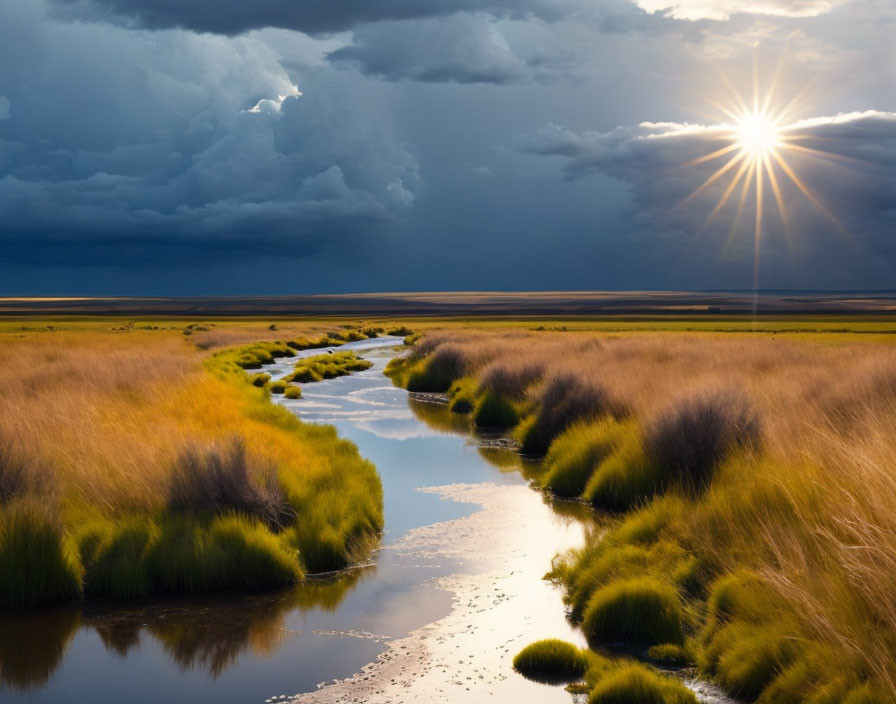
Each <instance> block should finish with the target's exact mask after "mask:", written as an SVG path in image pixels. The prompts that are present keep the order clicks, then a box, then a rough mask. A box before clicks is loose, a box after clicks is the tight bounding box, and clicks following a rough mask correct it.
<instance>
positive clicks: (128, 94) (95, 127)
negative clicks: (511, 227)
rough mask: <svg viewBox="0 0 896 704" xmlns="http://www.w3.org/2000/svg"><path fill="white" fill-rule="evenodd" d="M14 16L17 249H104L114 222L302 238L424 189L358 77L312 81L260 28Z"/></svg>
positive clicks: (2, 103) (10, 94)
mask: <svg viewBox="0 0 896 704" xmlns="http://www.w3.org/2000/svg"><path fill="white" fill-rule="evenodd" d="M4 19H6V22H5V23H4V24H3V25H0V59H2V66H3V73H2V76H0V95H2V96H3V98H2V100H0V108H2V112H0V114H2V116H3V118H4V119H2V121H0V219H2V222H3V229H2V232H0V240H5V241H7V242H9V243H12V242H13V240H15V242H16V244H15V246H12V245H10V246H9V247H8V248H6V250H5V254H6V256H7V258H9V257H14V256H17V253H21V252H23V251H24V248H23V242H24V241H25V238H27V237H29V236H30V237H33V238H34V242H35V245H34V249H35V250H37V249H40V248H41V246H42V245H41V244H40V243H41V242H44V243H47V242H58V241H60V240H62V241H64V240H65V239H68V240H69V241H70V242H72V243H73V246H76V245H75V243H77V242H78V240H79V238H81V237H83V238H84V241H83V245H84V246H85V247H93V248H94V249H97V250H98V248H97V247H96V238H97V237H100V236H107V237H109V238H113V239H117V240H119V241H120V242H121V244H122V246H125V245H128V243H129V242H137V241H139V240H140V238H143V237H146V236H149V234H150V233H160V234H159V240H160V249H162V250H164V249H165V243H164V241H163V240H164V239H165V238H168V239H169V240H171V241H176V240H178V239H187V240H195V241H202V242H204V243H205V244H206V245H207V246H209V247H210V248H212V249H214V247H215V245H214V243H213V241H214V240H216V239H225V238H233V237H240V238H242V246H243V248H244V249H246V250H251V249H253V248H258V247H262V246H265V245H271V244H272V243H275V242H276V243H277V246H278V247H279V248H280V249H282V250H283V251H289V252H297V251H298V252H300V251H302V250H303V249H305V248H307V249H308V250H311V249H319V248H320V247H325V246H326V245H327V242H328V241H330V240H332V245H333V246H341V245H340V244H339V239H340V238H338V237H334V236H333V233H334V232H341V233H343V234H345V233H351V232H358V231H360V230H362V229H363V228H364V227H366V226H369V225H370V224H375V223H381V222H388V221H390V220H393V219H395V218H396V217H400V216H401V215H402V214H403V213H404V212H406V211H407V209H408V208H409V207H411V205H412V203H413V199H414V196H413V189H415V188H417V187H419V185H420V183H421V182H420V179H419V176H418V175H417V164H416V162H415V160H414V159H413V157H412V156H411V155H410V154H409V153H408V152H407V151H405V150H404V149H403V148H402V147H401V146H400V145H399V144H398V143H397V142H396V140H395V139H394V138H393V137H392V135H391V134H390V127H389V125H388V120H381V119H380V116H378V115H376V114H375V110H374V109H373V107H372V106H371V105H369V104H365V103H364V98H363V96H362V95H360V94H358V93H357V92H356V91H354V90H353V88H352V86H351V85H350V78H351V77H347V76H340V75H336V76H331V77H328V78H327V79H326V80H322V79H321V78H320V76H319V75H318V74H317V73H316V72H315V71H313V70H311V71H308V72H307V73H306V75H305V79H306V80H305V86H304V87H305V90H306V94H304V95H303V94H300V92H299V91H298V89H297V87H296V86H295V85H294V84H293V83H292V80H291V79H290V78H289V76H288V75H287V74H286V73H285V71H284V70H283V68H282V67H281V66H280V64H279V63H278V61H277V58H276V57H275V56H274V55H273V54H272V53H271V52H270V51H269V50H268V49H267V48H266V47H265V46H264V45H263V44H261V43H260V42H258V41H256V40H253V39H249V38H241V39H238V40H229V39H224V38H216V37H208V36H206V37H202V36H198V35H193V34H184V33H177V32H169V33H156V34H153V35H151V36H149V35H146V34H145V33H135V32H130V31H127V30H124V29H121V28H117V27H111V26H108V25H97V24H83V23H74V24H68V23H59V22H51V21H47V22H37V23H35V22H34V21H33V19H32V13H31V11H30V8H29V4H28V3H25V2H20V3H13V4H11V5H10V7H9V8H7V10H6V11H5V18H4ZM109 56H114V57H115V62H114V63H110V62H109V61H108V57H109ZM75 57H77V58H75ZM98 76H102V79H101V80H98V78H97V77H98ZM346 135H354V136H353V137H352V138H351V139H346ZM362 135H363V136H362ZM63 233H64V234H63ZM192 246H195V242H194V243H190V244H187V248H189V247H192Z"/></svg>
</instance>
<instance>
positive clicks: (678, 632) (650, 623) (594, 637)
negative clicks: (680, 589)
mask: <svg viewBox="0 0 896 704" xmlns="http://www.w3.org/2000/svg"><path fill="white" fill-rule="evenodd" d="M582 628H583V629H584V631H585V634H586V635H587V636H588V638H589V640H590V641H591V642H594V643H601V644H605V645H620V644H622V645H641V646H650V645H658V644H661V643H676V644H681V643H683V642H684V633H683V631H682V624H681V614H680V604H679V597H678V593H677V592H676V590H675V589H674V588H673V587H671V586H669V585H668V584H663V583H662V582H659V581H657V580H655V579H652V578H633V579H626V580H622V581H617V582H613V583H611V584H608V585H607V586H605V587H602V588H600V589H598V590H597V591H596V592H595V593H594V594H593V596H592V597H591V599H590V600H589V602H588V606H587V608H586V609H585V613H584V616H583V619H582Z"/></svg>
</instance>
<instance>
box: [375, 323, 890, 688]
mask: <svg viewBox="0 0 896 704" xmlns="http://www.w3.org/2000/svg"><path fill="white" fill-rule="evenodd" d="M894 359H896V358H894V356H893V352H892V347H891V346H890V345H889V344H888V343H887V342H882V341H881V340H880V339H877V338H874V339H860V338H857V337H856V336H850V335H848V334H843V335H840V336H831V335H827V334H826V335H823V336H812V335H810V334H802V335H790V336H787V337H785V336H776V335H725V334H718V333H674V332H668V333H663V334H656V333H652V334H651V333H638V334H632V335H615V336H597V335H591V334H578V333H574V332H564V333H563V334H556V333H553V334H552V333H550V332H546V333H541V332H522V331H516V332H512V333H511V332H508V331H502V332H500V333H495V332H489V331H487V330H460V329H454V330H450V331H447V332H441V333H440V332H431V333H429V334H427V335H426V336H425V337H424V338H423V339H422V340H421V341H420V342H419V343H418V344H417V346H416V347H415V348H414V349H413V351H412V352H411V353H410V354H408V355H406V356H405V357H403V358H401V359H397V360H395V361H394V362H393V363H392V364H391V365H390V367H389V369H388V374H389V375H390V376H391V377H392V378H393V380H394V381H395V382H396V383H398V384H399V385H403V386H406V387H407V388H408V389H410V390H416V391H421V392H437V393H445V394H447V397H448V400H449V407H450V408H451V410H452V411H454V412H455V413H457V414H469V415H470V416H471V419H472V422H473V425H474V427H476V428H479V429H482V430H487V429H489V428H496V429H507V431H508V432H509V433H510V434H511V435H512V436H513V437H514V438H515V439H516V441H517V442H518V444H519V447H520V450H521V452H523V453H524V454H526V455H529V456H532V457H538V458H542V459H541V464H540V466H541V467H542V471H541V472H540V473H538V475H537V477H536V479H535V481H536V483H537V484H538V485H539V486H540V487H542V488H543V489H545V490H546V491H549V492H552V493H554V494H556V495H557V496H559V497H564V498H574V499H578V500H580V501H585V502H588V503H590V504H591V505H592V506H593V507H594V508H595V509H597V510H599V511H604V512H610V514H612V515H614V516H615V519H614V521H613V524H612V527H611V528H610V529H609V530H608V531H602V532H600V533H595V534H594V535H593V536H592V537H591V539H590V540H589V541H588V543H587V545H586V546H585V547H584V548H582V549H581V550H576V551H573V552H572V553H570V554H567V555H565V556H562V557H561V558H560V559H558V560H557V561H556V562H555V564H554V566H553V569H552V572H551V577H552V578H553V579H554V580H556V581H557V582H558V583H559V584H561V585H562V586H563V588H564V590H565V593H566V600H567V603H568V605H569V608H570V612H571V615H572V617H573V618H574V619H575V620H576V621H577V622H579V623H580V624H581V626H582V628H583V630H584V632H585V634H586V635H587V637H588V639H589V642H590V643H591V644H592V647H593V648H594V649H596V650H598V651H600V650H605V649H607V648H609V649H615V650H616V651H617V652H619V653H622V654H629V655H634V656H636V657H637V658H638V659H639V660H642V661H644V662H648V663H649V662H655V663H663V664H664V665H666V666H683V665H690V666H693V667H696V668H697V669H698V670H699V672H701V673H702V674H703V676H705V677H707V678H709V679H712V680H713V681H715V682H717V683H719V684H720V685H722V686H723V687H724V688H725V689H726V690H727V691H728V692H730V693H731V694H733V695H735V696H737V697H741V698H744V699H751V700H752V699H758V700H759V701H762V702H770V703H771V702H774V703H777V702H807V703H809V702H811V703H812V704H823V703H825V702H850V703H852V702H876V701H892V700H894V699H896V659H894V658H893V655H892V653H893V652H894V647H896V610H894V608H893V604H896V591H894V588H896V582H894V581H893V579H892V574H893V573H894V571H896V538H894V536H896V484H894V483H893V480H892V478H893V469H894V465H893V458H894V457H896V441H894V437H896V435H894V433H893V430H894V422H896V362H894ZM552 648H553V650H551V651H546V649H545V647H544V646H539V647H538V648H534V649H533V650H532V651H531V652H527V651H524V653H521V654H520V658H521V664H522V663H524V662H529V663H532V662H535V663H538V662H540V661H539V660H537V659H535V655H543V654H545V653H546V652H547V653H548V654H551V653H554V652H556V651H557V648H556V647H553V646H552ZM524 655H525V657H524ZM550 657H554V655H552V654H551V656H550ZM550 657H549V658H548V660H546V662H547V661H550V662H554V661H553V660H550ZM554 666H556V667H558V668H560V669H562V668H561V667H560V665H559V664H555V665H544V667H547V668H548V669H550V667H554ZM528 667H530V668H534V670H536V671H537V670H538V668H539V667H542V665H538V664H535V665H531V664H530V665H528ZM520 669H521V670H522V669H523V667H521V668H520ZM598 670H599V671H600V675H599V676H598ZM598 670H595V671H594V672H592V675H591V677H590V679H589V681H588V689H589V691H590V697H591V699H590V701H592V702H604V701H613V702H621V701H639V702H641V701H658V702H672V701H690V699H688V695H687V694H686V693H685V694H682V692H681V691H680V689H676V685H675V684H674V682H671V683H670V680H669V678H668V677H665V676H663V675H659V674H655V673H652V672H651V671H650V670H649V669H647V667H646V666H645V665H642V664H637V663H635V664H631V665H625V666H623V667H622V668H621V669H620V666H619V665H618V664H617V663H616V662H615V661H614V663H613V664H612V666H609V667H607V668H604V669H602V670H600V668H598ZM682 697H684V698H682Z"/></svg>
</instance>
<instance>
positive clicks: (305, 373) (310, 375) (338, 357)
mask: <svg viewBox="0 0 896 704" xmlns="http://www.w3.org/2000/svg"><path fill="white" fill-rule="evenodd" d="M372 366H373V363H372V362H369V361H368V360H366V359H361V358H360V357H357V356H356V355H355V353H354V352H350V351H349V352H334V353H333V354H320V355H316V356H314V357H308V358H306V359H303V360H301V361H299V362H297V363H296V366H295V369H294V370H293V372H292V374H290V375H289V376H287V377H286V379H285V380H284V381H286V382H299V383H304V384H307V383H311V382H316V381H323V380H324V379H335V378H336V377H339V376H346V375H348V374H351V373H352V372H360V371H364V370H365V369H370V367H372Z"/></svg>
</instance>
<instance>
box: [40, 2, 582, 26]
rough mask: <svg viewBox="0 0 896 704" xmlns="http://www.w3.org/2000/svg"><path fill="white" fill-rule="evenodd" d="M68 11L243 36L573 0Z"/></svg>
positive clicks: (119, 5) (551, 8)
mask: <svg viewBox="0 0 896 704" xmlns="http://www.w3.org/2000/svg"><path fill="white" fill-rule="evenodd" d="M55 1H56V3H57V5H58V6H59V7H60V10H61V11H63V12H65V13H66V14H69V15H81V16H83V15H85V14H90V15H92V16H94V17H99V16H102V13H104V12H108V13H111V14H112V15H118V16H120V17H124V18H129V19H132V20H133V21H134V22H136V23H137V24H138V25H139V26H141V27H147V28H152V29H164V28H172V27H182V28H187V29H192V30H196V31H200V32H216V33H219V34H239V33H241V32H245V31H248V30H251V29H259V28H262V27H279V28H282V29H294V30H297V31H299V32H304V33H306V34H325V33H332V32H341V31H345V30H349V29H352V28H353V27H355V26H357V25H359V24H364V23H369V22H381V21H392V20H408V19H420V18H425V17H444V16H447V15H451V14H454V13H457V12H487V13H490V14H493V15H499V16H504V17H527V16H537V17H541V18H544V19H556V18H558V17H561V16H563V15H565V14H566V12H567V11H568V8H569V6H570V1H569V0H294V1H292V2H284V0H254V1H253V2H245V0H189V2H183V1H182V0H55Z"/></svg>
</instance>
